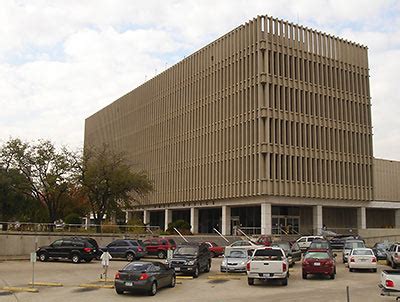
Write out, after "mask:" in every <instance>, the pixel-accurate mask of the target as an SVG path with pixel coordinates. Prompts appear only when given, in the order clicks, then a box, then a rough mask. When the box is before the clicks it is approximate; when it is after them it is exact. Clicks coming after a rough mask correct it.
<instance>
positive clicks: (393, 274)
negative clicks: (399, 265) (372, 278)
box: [379, 270, 400, 301]
mask: <svg viewBox="0 0 400 302" xmlns="http://www.w3.org/2000/svg"><path fill="white" fill-rule="evenodd" d="M379 287H380V288H381V289H382V292H381V295H382V296H397V299H396V301H399V300H400V270H384V271H382V273H381V284H380V285H379Z"/></svg>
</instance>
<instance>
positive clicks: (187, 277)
mask: <svg viewBox="0 0 400 302" xmlns="http://www.w3.org/2000/svg"><path fill="white" fill-rule="evenodd" d="M176 279H188V280H192V279H193V276H176Z"/></svg>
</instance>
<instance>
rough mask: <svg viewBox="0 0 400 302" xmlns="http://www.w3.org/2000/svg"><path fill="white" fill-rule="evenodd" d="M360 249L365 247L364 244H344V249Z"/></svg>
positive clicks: (359, 242)
mask: <svg viewBox="0 0 400 302" xmlns="http://www.w3.org/2000/svg"><path fill="white" fill-rule="evenodd" d="M361 247H365V244H364V242H362V241H358V242H357V241H355V242H346V243H345V245H344V248H345V249H356V248H361Z"/></svg>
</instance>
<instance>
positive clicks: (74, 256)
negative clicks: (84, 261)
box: [71, 254, 81, 264]
mask: <svg viewBox="0 0 400 302" xmlns="http://www.w3.org/2000/svg"><path fill="white" fill-rule="evenodd" d="M71 260H72V262H73V263H75V264H78V263H79V262H81V257H80V256H79V255H78V254H72V256H71Z"/></svg>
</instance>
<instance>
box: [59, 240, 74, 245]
mask: <svg viewBox="0 0 400 302" xmlns="http://www.w3.org/2000/svg"><path fill="white" fill-rule="evenodd" d="M61 246H72V241H70V240H63V242H62V244H61Z"/></svg>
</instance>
